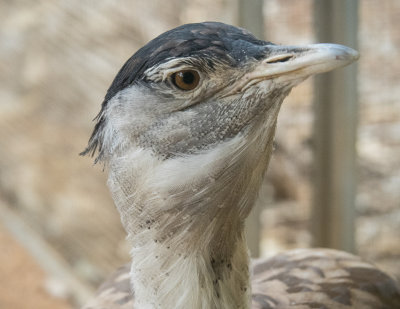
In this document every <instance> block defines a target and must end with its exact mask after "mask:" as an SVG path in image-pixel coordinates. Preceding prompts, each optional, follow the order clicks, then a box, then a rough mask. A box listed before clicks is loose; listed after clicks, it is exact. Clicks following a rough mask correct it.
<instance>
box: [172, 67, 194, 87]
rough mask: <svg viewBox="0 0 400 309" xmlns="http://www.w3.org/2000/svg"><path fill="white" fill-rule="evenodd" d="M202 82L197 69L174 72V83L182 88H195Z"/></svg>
mask: <svg viewBox="0 0 400 309" xmlns="http://www.w3.org/2000/svg"><path fill="white" fill-rule="evenodd" d="M199 82H200V75H199V73H198V72H197V71H195V70H182V71H179V72H176V73H174V74H172V83H173V84H174V85H175V86H176V87H177V88H179V89H180V90H193V89H194V88H196V87H197V85H198V84H199Z"/></svg>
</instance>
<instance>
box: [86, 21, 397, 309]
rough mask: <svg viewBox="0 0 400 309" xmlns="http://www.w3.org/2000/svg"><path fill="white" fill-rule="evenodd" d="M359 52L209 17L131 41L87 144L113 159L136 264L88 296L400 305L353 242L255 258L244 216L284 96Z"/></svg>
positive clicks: (161, 301)
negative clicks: (351, 251) (265, 37)
mask: <svg viewBox="0 0 400 309" xmlns="http://www.w3.org/2000/svg"><path fill="white" fill-rule="evenodd" d="M357 57H358V54H357V53H356V52H355V51H353V50H351V49H349V48H347V47H344V46H340V45H332V44H316V45H309V46H303V47H296V46H279V45H275V44H272V43H270V42H265V41H261V40H258V39H256V38H255V37H254V36H252V35H251V34H250V33H249V32H247V31H246V30H244V29H240V28H236V27H233V26H229V25H225V24H221V23H212V22H210V23H200V24H189V25H184V26H181V27H178V28H175V29H173V30H170V31H168V32H166V33H164V34H162V35H161V36H159V37H157V38H156V39H154V40H153V41H151V42H149V43H148V44H147V45H145V46H144V47H143V48H142V49H140V50H139V51H138V52H137V53H135V55H133V56H132V57H131V58H130V59H129V60H128V61H127V62H126V63H125V65H124V66H123V67H122V69H121V70H120V72H119V73H118V74H117V76H116V78H115V80H114V82H113V83H112V85H111V87H110V89H109V90H108V92H107V95H106V97H105V100H104V102H103V104H102V109H101V111H100V113H99V115H98V117H97V123H96V126H95V129H94V132H93V134H92V136H91V138H90V140H89V145H88V148H87V149H86V151H85V152H84V153H92V154H94V153H95V152H96V150H98V152H99V153H98V158H97V159H98V160H101V161H103V162H104V163H105V164H106V165H107V168H108V170H109V177H108V186H109V188H110V191H111V193H112V196H113V199H114V201H115V204H116V206H117V209H118V211H119V212H120V214H121V220H122V224H123V226H124V228H125V230H126V231H127V234H128V241H129V243H130V245H131V248H132V249H131V256H132V263H131V265H130V271H129V275H127V272H126V268H125V269H124V270H125V272H124V271H122V272H121V271H120V272H119V273H118V275H116V277H114V279H112V280H111V284H110V282H109V283H106V285H105V286H103V288H102V290H101V292H100V294H99V298H97V299H96V300H95V301H94V302H93V303H92V304H91V305H88V306H87V307H86V308H93V309H97V308H109V309H111V308H118V309H120V308H128V307H130V308H138V309H142V308H146V309H147V308H177V309H178V308H207V309H209V308H210V309H211V308H243V309H247V308H250V306H251V305H250V304H251V302H253V305H252V306H253V307H254V308H287V307H293V308H396V307H390V305H383V304H389V303H388V302H387V301H392V302H393V304H395V302H397V303H396V304H398V303H399V298H400V296H399V289H398V287H396V285H395V283H394V281H393V280H391V279H390V278H389V277H388V276H386V275H384V274H383V273H381V272H379V271H378V270H375V269H374V268H372V266H370V265H369V264H366V263H364V262H362V261H360V260H359V259H358V258H356V257H353V256H351V255H348V254H345V253H340V252H336V251H335V252H334V251H326V250H318V251H313V250H305V251H304V250H300V251H293V252H289V253H286V254H283V255H280V256H277V257H276V258H274V259H272V260H269V261H267V262H259V263H257V264H255V266H254V268H253V269H254V273H253V274H251V272H252V271H250V270H249V263H250V260H249V256H248V250H247V247H246V241H245V237H244V220H245V218H246V217H247V216H248V214H249V212H250V210H251V208H252V206H253V205H254V202H255V198H256V196H257V192H258V189H259V187H260V185H261V181H262V178H263V175H264V172H265V170H266V169H267V166H268V162H269V158H270V156H271V153H272V148H273V138H274V134H275V127H276V121H277V116H278V112H279V109H280V106H281V103H282V101H283V99H284V98H285V97H286V96H287V95H288V94H289V92H290V90H291V89H292V88H293V87H294V86H295V85H297V84H298V83H300V82H301V81H303V80H304V79H305V78H307V77H308V76H310V75H312V74H316V73H320V72H325V71H328V70H331V69H333V68H336V67H339V66H343V65H346V64H348V63H350V62H352V61H353V60H355V59H356V58H357ZM311 261H312V263H311ZM314 261H315V265H314ZM311 264H313V265H311ZM356 265H358V266H356ZM357 267H359V268H365V269H367V270H366V271H365V272H363V271H361V272H360V271H359V272H357V270H355V269H356V268H357ZM369 269H371V271H370V272H368V270H369ZM372 270H374V271H372ZM375 272H376V274H381V277H379V276H378V277H377V278H379V281H378V286H376V283H368V284H367V287H366V288H365V287H364V286H363V278H359V277H360V276H359V277H357V275H359V274H360V273H368V274H372V273H374V274H375ZM354 274H356V276H355V277H354ZM251 277H252V278H253V281H251V280H250V278H251ZM361 277H362V276H361ZM374 278H375V277H374ZM382 278H384V279H382ZM128 279H129V280H128ZM368 280H369V279H368ZM128 281H129V282H130V283H131V284H128ZM369 281H371V280H369ZM380 282H382V284H383V285H379V284H380ZM341 283H343V284H344V286H345V287H344V288H340V286H341ZM128 286H129V287H128ZM382 286H385V288H383V289H382ZM389 287H390V288H391V290H390V288H389ZM372 290H373V292H378V296H376V295H375V296H372ZM389 290H390V291H391V292H389V294H385V293H386V292H388V291H389ZM128 291H132V293H133V294H134V300H133V298H132V297H133V296H132V295H133V294H132V293H129V292H128ZM382 292H383V294H382ZM252 293H253V294H252ZM343 293H344V294H343ZM363 293H364V294H365V295H364V294H363ZM369 294H371V296H370V295H369ZM360 295H361V296H360ZM388 295H389V296H388ZM358 296H360V300H356V299H358ZM364 296H365V297H364ZM367 296H368V297H369V298H368V297H367ZM387 296H388V297H387ZM392 296H393V297H392ZM374 297H375V298H374ZM375 300H376V301H375ZM99 301H101V302H102V303H99ZM356 301H359V303H360V304H366V303H368V306H370V307H362V305H357V306H358V307H357V306H355V307H354V304H356ZM133 302H134V305H133ZM385 302H386V303H385ZM375 303H376V304H379V305H381V304H382V305H381V307H379V306H377V307H371V304H375ZM332 304H334V305H332ZM336 305H337V306H336ZM352 305H353V307H351V306H352ZM118 306H119V307H118ZM307 306H308V307H307ZM334 306H336V307H334ZM340 306H342V307H340ZM346 306H347V307H346ZM385 306H386V307H385Z"/></svg>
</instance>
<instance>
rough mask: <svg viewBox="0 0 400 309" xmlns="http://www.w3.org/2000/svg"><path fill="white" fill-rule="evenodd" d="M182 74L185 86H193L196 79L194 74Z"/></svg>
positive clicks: (188, 72) (187, 72)
mask: <svg viewBox="0 0 400 309" xmlns="http://www.w3.org/2000/svg"><path fill="white" fill-rule="evenodd" d="M180 74H181V76H182V81H183V82H184V83H185V84H188V85H190V84H193V82H194V79H195V77H194V74H193V73H192V72H190V71H186V72H183V73H180Z"/></svg>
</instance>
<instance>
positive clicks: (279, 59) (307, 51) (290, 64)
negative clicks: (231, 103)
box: [235, 44, 359, 92]
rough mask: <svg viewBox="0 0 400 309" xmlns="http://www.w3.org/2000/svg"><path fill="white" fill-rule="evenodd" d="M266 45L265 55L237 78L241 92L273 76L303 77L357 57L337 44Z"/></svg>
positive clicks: (346, 63) (289, 78)
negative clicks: (250, 69) (249, 70)
mask: <svg viewBox="0 0 400 309" xmlns="http://www.w3.org/2000/svg"><path fill="white" fill-rule="evenodd" d="M267 48H268V51H267V55H266V56H265V57H264V58H262V59H261V60H259V63H258V64H257V65H256V66H255V68H254V69H253V70H252V71H251V72H248V73H246V74H245V75H244V76H243V78H241V79H240V82H239V84H237V85H236V87H235V92H241V91H243V90H245V89H246V88H248V87H250V86H251V85H254V84H256V83H258V82H260V81H262V80H267V79H276V81H277V82H278V83H279V82H284V81H290V80H296V79H299V80H302V79H305V78H307V77H309V76H311V75H314V74H318V73H324V72H328V71H331V70H333V69H336V68H340V67H343V66H346V65H348V64H350V63H352V62H353V61H355V60H357V59H358V58H359V53H358V52H357V51H355V50H354V49H351V48H349V47H346V46H343V45H338V44H312V45H306V46H280V45H272V46H271V45H269V46H267Z"/></svg>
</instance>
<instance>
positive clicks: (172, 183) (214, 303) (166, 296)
mask: <svg viewBox="0 0 400 309" xmlns="http://www.w3.org/2000/svg"><path fill="white" fill-rule="evenodd" d="M279 107H280V102H278V104H275V105H273V106H272V107H271V108H269V111H268V114H267V115H260V121H258V122H257V125H255V126H253V127H251V128H249V129H248V130H247V131H245V132H243V133H240V134H238V135H237V136H235V137H234V138H231V139H229V140H228V141H225V142H222V143H220V144H219V145H217V146H215V147H213V148H212V149H211V150H207V151H202V152H199V153H198V154H194V155H188V156H176V157H174V158H169V159H167V160H164V159H162V158H159V157H157V155H155V154H154V153H153V152H152V151H151V150H149V149H144V148H142V147H135V146H133V145H132V146H130V147H126V149H128V150H127V151H124V152H123V154H115V155H113V156H111V157H110V159H109V162H108V165H109V169H110V173H109V180H108V185H109V187H110V190H111V192H112V195H113V198H114V201H115V203H116V205H117V208H118V210H119V212H120V214H121V218H122V223H123V225H124V227H125V229H126V231H127V233H128V239H129V241H130V244H131V247H132V250H131V256H132V268H131V281H132V284H133V289H134V293H135V305H136V306H137V308H248V307H249V304H250V295H251V291H250V290H251V287H250V283H249V269H248V265H249V257H248V250H247V246H246V241H245V239H244V232H243V228H244V227H243V224H244V220H245V218H246V217H247V215H248V213H249V212H250V210H251V207H252V206H253V204H254V201H255V198H256V196H257V192H258V189H259V187H260V184H261V181H262V178H263V175H264V172H265V170H266V168H267V165H268V162H269V158H270V155H271V152H272V141H273V136H274V132H275V126H276V116H277V113H278V111H279ZM261 118H262V120H263V121H261Z"/></svg>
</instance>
